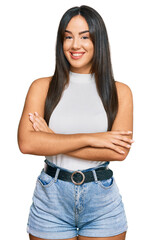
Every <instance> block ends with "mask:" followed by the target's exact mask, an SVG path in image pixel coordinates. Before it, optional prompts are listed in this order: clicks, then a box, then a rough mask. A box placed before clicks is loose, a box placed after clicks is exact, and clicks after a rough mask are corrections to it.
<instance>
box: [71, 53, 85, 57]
mask: <svg viewBox="0 0 151 240" xmlns="http://www.w3.org/2000/svg"><path fill="white" fill-rule="evenodd" d="M72 55H73V56H75V57H76V56H81V55H83V53H72Z"/></svg>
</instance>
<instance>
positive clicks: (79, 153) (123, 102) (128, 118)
mask: <svg viewBox="0 0 151 240" xmlns="http://www.w3.org/2000/svg"><path fill="white" fill-rule="evenodd" d="M116 87H117V93H118V100H119V109H118V113H117V116H116V118H115V120H114V123H113V126H112V129H111V131H116V130H123V129H124V130H130V131H133V97H132V92H131V90H130V88H129V87H128V86H127V85H125V84H123V83H120V82H116ZM129 138H132V134H131V135H130V136H129ZM119 148H121V150H123V151H124V152H125V154H120V153H117V152H115V151H114V150H112V149H107V148H93V147H89V146H88V147H84V148H81V149H78V150H76V151H72V152H68V153H66V155H68V156H72V157H77V158H82V159H86V160H91V161H93V160H94V161H120V160H124V159H125V158H126V156H127V155H128V153H129V150H130V149H129V148H125V147H122V146H120V147H119Z"/></svg>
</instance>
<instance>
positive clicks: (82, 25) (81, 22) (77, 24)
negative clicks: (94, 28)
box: [66, 15, 89, 32]
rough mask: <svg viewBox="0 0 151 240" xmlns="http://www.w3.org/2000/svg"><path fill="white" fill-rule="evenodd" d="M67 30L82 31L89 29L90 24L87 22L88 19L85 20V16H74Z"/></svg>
mask: <svg viewBox="0 0 151 240" xmlns="http://www.w3.org/2000/svg"><path fill="white" fill-rule="evenodd" d="M66 30H69V31H72V32H76V31H78V32H80V31H84V30H89V26H88V24H87V21H86V20H85V18H84V17H82V16H81V15H77V16H74V17H73V18H71V20H70V21H69V23H68V25H67V27H66Z"/></svg>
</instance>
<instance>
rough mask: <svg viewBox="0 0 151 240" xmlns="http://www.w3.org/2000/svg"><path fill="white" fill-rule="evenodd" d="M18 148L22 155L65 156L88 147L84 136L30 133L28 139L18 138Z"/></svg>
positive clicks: (86, 138)
mask: <svg viewBox="0 0 151 240" xmlns="http://www.w3.org/2000/svg"><path fill="white" fill-rule="evenodd" d="M18 139H19V140H18V142H19V148H20V150H21V152H22V153H24V154H34V155H41V156H45V155H46V156H51V155H57V154H61V153H62V154H65V153H68V152H72V151H75V150H77V149H79V148H82V147H85V146H88V145H89V144H88V137H87V136H86V134H51V133H46V132H35V131H30V133H28V137H27V136H26V137H25V136H24V137H23V138H22V137H20V136H19V137H18Z"/></svg>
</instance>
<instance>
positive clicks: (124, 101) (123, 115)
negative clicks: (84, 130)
mask: <svg viewBox="0 0 151 240" xmlns="http://www.w3.org/2000/svg"><path fill="white" fill-rule="evenodd" d="M48 80H49V79H48V78H45V79H38V80H35V81H34V82H33V84H32V85H31V87H30V89H29V91H28V94H27V97H26V101H25V106H24V109H23V113H22V117H21V120H20V124H19V128H18V143H19V147H20V149H21V151H22V152H23V153H27V154H37V155H50V154H49V151H47V149H48V147H49V148H50V145H49V146H46V144H44V143H49V144H51V146H53V144H54V145H55V143H58V141H59V142H60V146H61V144H62V150H61V147H60V153H63V154H66V155H68V156H73V157H77V158H82V159H85V160H91V161H93V160H94V161H120V160H124V159H125V158H126V156H127V154H128V152H129V149H130V145H131V143H132V142H130V140H131V138H132V133H129V134H128V133H126V131H128V130H129V131H132V130H133V129H132V128H133V126H132V125H133V101H132V93H131V90H130V88H129V87H128V86H127V85H125V84H123V83H119V82H116V86H117V90H118V99H119V109H118V113H117V116H116V119H115V121H114V123H113V126H112V129H111V132H107V133H102V136H103V137H104V141H106V143H107V141H108V142H109V140H110V142H111V140H112V138H113V137H114V146H115V147H116V146H118V145H120V144H119V143H118V141H119V140H118V139H116V142H115V136H116V137H117V133H116V135H115V134H114V135H113V133H115V131H116V132H118V131H119V132H120V133H121V131H122V130H124V131H125V132H124V133H123V139H124V137H125V138H127V139H129V142H128V140H125V142H126V141H127V144H128V145H129V147H128V146H127V145H125V144H123V146H122V145H120V146H118V151H116V150H115V149H113V148H112V149H111V148H110V147H106V145H105V144H104V146H105V147H96V145H95V146H93V144H92V142H93V141H94V140H95V139H96V138H97V137H98V136H97V135H95V134H94V135H93V134H91V138H90V135H86V134H85V135H84V134H83V135H82V134H81V135H80V134H79V135H78V134H75V135H74V134H73V135H71V137H72V141H73V139H74V140H75V145H74V147H73V146H72V147H71V148H70V147H68V148H65V145H64V142H65V141H64V140H65V138H66V137H67V138H66V140H67V141H68V140H70V139H69V138H68V136H65V135H62V134H55V133H54V132H53V131H52V129H50V128H49V127H48V126H47V124H46V122H45V121H44V119H43V116H44V112H43V109H44V102H45V96H46V93H47V87H48V82H49V81H48ZM44 86H45V87H44ZM42 87H43V91H41V89H42ZM39 95H40V98H39ZM38 99H43V101H39V100H38ZM35 111H37V112H38V113H39V114H38V115H37V116H36V115H35V114H29V113H32V112H35ZM25 125H26V128H25ZM29 132H30V134H29ZM36 133H38V134H36ZM52 133H53V135H56V136H55V137H56V138H53V142H52V141H50V136H51V135H52ZM35 134H36V135H37V136H36V135H35ZM92 135H93V138H92ZM23 136H24V137H23ZM83 136H85V138H83ZM79 137H80V138H79ZM86 137H88V138H89V140H90V139H91V144H89V143H90V142H87V143H88V144H86V143H85V140H86ZM25 138H26V139H27V138H28V140H30V141H29V142H30V144H28V146H29V145H30V146H31V148H32V146H34V147H35V145H34V144H33V141H37V144H38V146H37V148H35V149H36V150H35V152H34V151H32V150H28V148H27V150H22V149H23V148H22V143H23V142H26V143H27V141H25ZM38 139H39V140H38ZM40 139H41V140H40ZM79 139H80V141H79ZM102 139H103V138H102ZM77 140H78V141H77ZM83 140H84V141H83ZM117 140H118V141H117ZM123 141H124V140H123ZM69 143H70V141H69ZM32 144H33V145H32ZM41 144H42V145H43V146H42V147H43V149H44V150H43V154H39V153H41V152H39V151H38V150H39V149H40V148H41ZM23 145H25V144H23ZM69 145H70V144H69ZM112 145H113V144H112ZM101 146H102V145H101ZM34 147H33V148H34ZM73 149H74V150H73ZM119 150H121V151H124V153H122V152H119ZM54 153H55V152H53V154H52V155H54ZM56 154H57V153H56Z"/></svg>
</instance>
